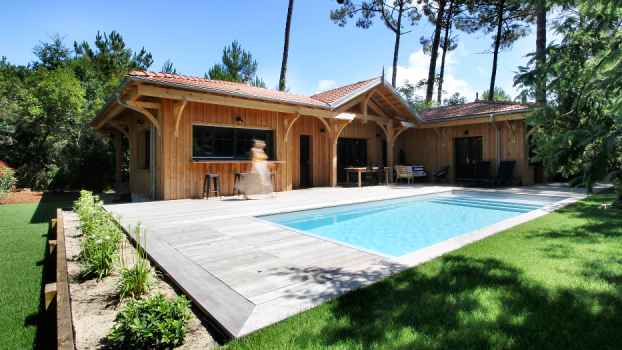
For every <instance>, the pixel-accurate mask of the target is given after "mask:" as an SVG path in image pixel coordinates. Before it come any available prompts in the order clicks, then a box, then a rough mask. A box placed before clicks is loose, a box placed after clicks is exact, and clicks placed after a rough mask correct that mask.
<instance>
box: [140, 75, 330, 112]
mask: <svg viewBox="0 0 622 350" xmlns="http://www.w3.org/2000/svg"><path fill="white" fill-rule="evenodd" d="M128 76H131V77H140V78H142V79H147V80H152V81H154V82H167V83H174V84H178V85H181V86H184V87H189V88H192V87H197V88H203V89H210V90H216V91H222V92H225V93H226V92H229V93H235V94H241V95H246V96H249V97H256V98H269V99H276V100H281V101H283V102H289V103H294V104H295V103H304V104H307V105H314V106H318V107H329V105H328V103H326V102H324V101H322V100H318V99H314V98H311V97H309V96H304V95H298V94H292V93H289V92H284V91H277V90H270V89H265V88H260V87H255V86H251V85H249V84H246V83H234V82H231V81H222V80H212V79H206V78H195V77H188V76H185V75H178V74H169V73H154V72H146V71H131V72H129V73H128Z"/></svg>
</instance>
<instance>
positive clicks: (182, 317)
mask: <svg viewBox="0 0 622 350" xmlns="http://www.w3.org/2000/svg"><path fill="white" fill-rule="evenodd" d="M189 306H190V301H189V300H187V299H186V297H185V296H184V295H181V296H178V297H176V298H175V299H173V300H167V299H166V296H165V295H164V294H162V293H157V294H156V295H155V296H153V297H151V298H145V299H143V300H140V301H135V300H130V301H128V302H127V303H125V305H123V308H122V309H121V311H119V313H118V314H117V316H116V317H115V320H114V321H115V325H114V326H113V327H112V329H111V330H110V336H109V339H111V340H112V341H113V342H114V343H115V345H117V346H119V347H120V348H123V349H166V348H172V347H177V346H180V345H182V344H183V343H184V342H185V338H186V334H187V333H188V320H190V319H191V317H192V315H191V313H190V311H189V309H188V308H189Z"/></svg>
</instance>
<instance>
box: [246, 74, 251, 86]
mask: <svg viewBox="0 0 622 350" xmlns="http://www.w3.org/2000/svg"><path fill="white" fill-rule="evenodd" d="M248 79H249V78H248V75H247V76H246V85H250V84H251V83H249V82H248Z"/></svg>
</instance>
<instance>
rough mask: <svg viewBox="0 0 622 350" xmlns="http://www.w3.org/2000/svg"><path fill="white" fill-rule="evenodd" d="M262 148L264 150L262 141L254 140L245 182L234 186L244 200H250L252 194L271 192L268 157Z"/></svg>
mask: <svg viewBox="0 0 622 350" xmlns="http://www.w3.org/2000/svg"><path fill="white" fill-rule="evenodd" d="M264 148H266V143H265V142H264V141H261V140H255V143H254V145H253V148H251V159H252V166H251V171H250V172H249V173H248V176H247V177H246V181H244V182H240V183H238V184H237V185H236V189H237V190H238V191H242V192H243V193H244V198H246V199H250V197H249V196H250V195H253V194H259V193H271V192H272V184H271V183H270V172H269V171H268V162H267V160H268V155H266V152H264ZM272 196H274V194H272Z"/></svg>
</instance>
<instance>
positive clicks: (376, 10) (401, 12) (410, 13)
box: [330, 0, 421, 87]
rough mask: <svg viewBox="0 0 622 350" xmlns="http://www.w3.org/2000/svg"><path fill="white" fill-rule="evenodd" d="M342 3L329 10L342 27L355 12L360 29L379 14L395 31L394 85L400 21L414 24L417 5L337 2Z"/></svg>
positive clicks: (402, 0) (408, 0)
mask: <svg viewBox="0 0 622 350" xmlns="http://www.w3.org/2000/svg"><path fill="white" fill-rule="evenodd" d="M339 3H340V4H343V6H341V7H340V8H338V9H337V10H332V11H330V19H332V20H333V21H334V22H335V23H337V24H338V25H339V26H340V27H343V26H345V25H346V23H348V18H354V15H355V14H359V15H360V17H359V19H358V20H357V21H356V26H357V27H359V28H362V29H368V28H369V27H371V25H372V24H373V20H372V19H373V18H374V17H375V16H376V15H379V16H380V18H381V19H382V21H383V22H384V25H385V26H386V27H387V28H389V29H390V30H391V31H392V32H393V33H395V49H394V51H393V76H392V79H391V84H392V85H393V87H396V83H397V59H398V56H399V50H400V38H401V36H402V35H404V34H408V33H410V31H408V32H404V31H403V29H404V25H403V24H402V21H407V22H408V23H409V24H410V25H414V24H415V23H416V22H417V21H419V19H420V18H421V15H420V14H419V10H418V8H417V5H413V0H394V1H392V2H390V1H385V0H372V1H370V2H365V1H363V2H361V4H355V3H354V2H352V0H343V1H342V2H339Z"/></svg>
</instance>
